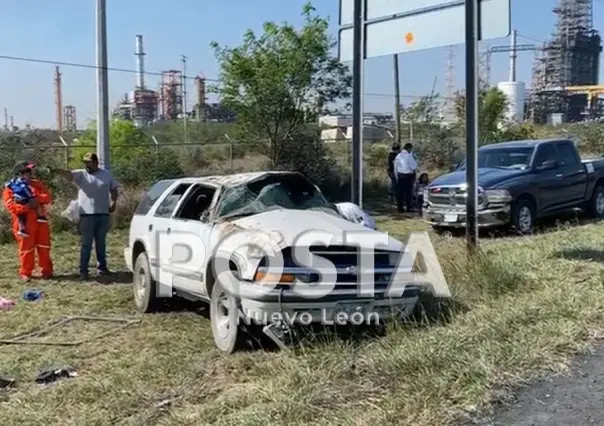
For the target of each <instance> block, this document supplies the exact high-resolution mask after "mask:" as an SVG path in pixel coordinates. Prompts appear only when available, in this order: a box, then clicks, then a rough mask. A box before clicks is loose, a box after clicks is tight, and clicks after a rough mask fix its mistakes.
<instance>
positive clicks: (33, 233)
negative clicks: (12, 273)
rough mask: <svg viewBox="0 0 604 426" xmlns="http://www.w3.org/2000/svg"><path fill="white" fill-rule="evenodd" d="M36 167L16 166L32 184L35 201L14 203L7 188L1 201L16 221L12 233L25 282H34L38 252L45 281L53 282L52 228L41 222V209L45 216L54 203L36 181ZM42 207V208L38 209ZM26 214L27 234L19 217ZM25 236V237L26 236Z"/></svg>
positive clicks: (23, 164) (44, 188)
mask: <svg viewBox="0 0 604 426" xmlns="http://www.w3.org/2000/svg"><path fill="white" fill-rule="evenodd" d="M34 169H35V165H34V164H32V163H29V162H22V163H19V164H17V166H16V167H15V173H16V176H17V177H20V178H22V179H23V180H24V181H26V182H28V183H29V186H30V188H31V191H32V193H33V198H32V199H31V200H30V201H29V203H27V204H25V205H23V204H19V203H17V202H15V196H14V195H15V194H14V193H13V191H12V190H11V189H10V188H9V187H5V188H4V192H3V194H2V201H3V202H4V206H5V207H6V209H7V210H8V211H9V213H10V215H11V217H12V220H13V234H14V235H15V239H16V240H17V244H18V247H19V262H20V267H19V275H20V276H21V279H22V280H24V281H29V280H30V279H31V276H32V273H33V270H34V267H35V252H36V251H37V252H38V262H39V264H40V269H41V270H42V278H43V279H51V278H52V275H53V265H52V260H51V259H50V227H49V225H48V222H47V221H46V222H44V221H38V215H39V213H40V210H41V212H42V214H45V213H46V206H47V205H49V204H50V203H51V202H52V196H51V195H50V192H49V191H48V189H47V188H46V185H44V184H43V183H42V182H41V181H40V180H38V179H34V178H33V174H34ZM39 207H40V209H39ZM21 214H25V215H26V216H25V232H24V233H23V232H19V219H18V215H21ZM23 234H24V235H23Z"/></svg>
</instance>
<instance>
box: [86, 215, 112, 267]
mask: <svg viewBox="0 0 604 426" xmlns="http://www.w3.org/2000/svg"><path fill="white" fill-rule="evenodd" d="M108 232H109V215H108V214H107V215H88V216H86V215H84V216H80V233H81V236H82V241H81V244H82V245H81V248H80V274H83V275H88V264H89V263H90V255H91V253H92V243H93V242H94V248H95V249H96V260H97V270H98V271H103V272H104V271H107V245H106V241H107V233H108Z"/></svg>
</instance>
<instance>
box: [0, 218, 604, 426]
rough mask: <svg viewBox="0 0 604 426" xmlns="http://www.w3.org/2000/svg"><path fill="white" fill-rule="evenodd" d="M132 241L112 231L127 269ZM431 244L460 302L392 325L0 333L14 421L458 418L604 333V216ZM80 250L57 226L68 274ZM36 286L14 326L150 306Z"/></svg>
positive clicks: (148, 326) (8, 315) (115, 295)
mask: <svg viewBox="0 0 604 426" xmlns="http://www.w3.org/2000/svg"><path fill="white" fill-rule="evenodd" d="M378 225H379V226H380V228H381V229H384V230H388V231H389V232H391V233H393V234H396V235H397V236H399V237H404V236H405V235H406V233H407V232H409V231H411V230H423V229H425V226H424V225H423V224H422V223H421V222H419V221H417V220H405V221H401V220H397V219H393V218H388V217H387V216H380V217H378ZM125 240H126V235H125V233H115V234H114V235H112V237H111V256H110V260H111V262H112V265H111V266H113V267H114V268H116V269H120V268H122V269H123V260H122V252H121V249H122V247H123V245H124V242H125ZM433 241H434V242H435V247H436V250H437V253H438V254H439V255H440V258H441V259H442V264H443V268H444V270H445V275H446V276H447V278H448V280H449V282H450V284H451V287H452V291H453V294H454V301H455V303H454V304H453V311H452V313H451V314H450V315H447V316H441V317H439V319H438V320H436V321H430V322H429V321H420V322H418V323H415V324H399V325H397V326H393V327H391V328H390V330H388V332H387V333H386V335H385V336H383V337H367V338H365V339H360V340H354V341H353V340H344V339H337V338H332V339H330V340H329V341H327V342H323V343H320V342H319V343H316V344H315V345H312V346H307V347H304V348H301V349H296V350H291V351H285V352H275V351H273V352H271V351H248V352H242V353H238V354H236V355H233V356H224V355H222V354H220V353H218V351H217V350H216V349H215V348H214V345H213V341H212V337H211V332H210V329H209V322H208V320H207V319H206V318H205V317H204V316H203V315H199V313H198V312H196V311H194V310H185V311H181V312H170V313H163V314H155V315H148V316H144V317H142V318H141V319H142V322H141V323H139V324H138V325H135V326H133V327H131V328H128V329H125V330H123V331H121V332H119V333H116V334H115V335H112V336H109V337H106V338H104V339H102V340H97V341H94V342H92V343H87V344H84V345H82V346H80V347H76V348H58V347H45V346H35V347H34V346H0V375H7V376H14V377H16V378H17V379H18V380H19V385H18V387H17V388H16V389H15V390H13V391H11V392H9V393H5V397H4V400H5V401H4V402H0V407H1V409H2V413H3V424H5V425H7V426H9V425H20V424H28V425H38V424H39V425H43V424H63V425H70V424H73V425H81V424H86V425H95V424H98V425H102V424H110V423H113V424H123V425H138V424H145V425H154V424H162V425H166V424H168V425H186V424H191V425H200V424H220V425H255V424H258V425H267V424H268V425H283V424H293V425H296V424H298V425H303V424H309V425H310V424H313V425H317V424H318V425H328V424H358V425H373V424H403V425H406V424H409V425H411V424H413V425H435V424H449V423H451V422H453V421H454V420H456V419H459V418H460V416H465V415H469V414H472V415H473V414H475V413H477V412H483V411H484V410H485V409H486V408H488V406H489V403H490V402H491V401H493V400H494V399H499V398H501V397H503V396H505V394H506V393H507V392H508V391H509V390H510V389H512V388H513V387H514V386H516V385H518V384H521V383H524V382H526V381H527V380H530V379H531V378H533V377H535V375H538V374H542V373H547V372H552V371H553V372H563V371H565V368H566V366H567V363H568V359H569V358H568V357H569V355H571V354H573V353H574V352H576V351H581V350H585V349H586V348H588V347H589V345H590V343H591V341H592V339H593V338H594V336H596V335H598V334H599V333H601V332H602V331H603V329H604V327H603V326H602V323H603V322H602V319H603V314H604V292H603V291H602V275H601V267H602V265H601V262H602V261H603V259H604V254H602V253H603V252H602V251H601V250H600V248H601V247H603V246H604V227H603V226H602V225H598V224H592V225H586V226H582V227H574V228H570V229H562V230H559V231H555V232H550V233H547V234H543V235H540V236H538V237H535V238H531V239H526V238H513V237H510V238H505V239H501V240H493V241H485V243H484V245H483V246H484V254H483V256H482V257H480V258H479V259H477V260H476V261H475V262H474V263H469V262H468V259H467V257H466V256H465V251H464V244H463V241H459V240H447V239H445V238H443V237H440V236H436V235H434V236H433ZM76 247H77V239H76V237H75V236H73V235H67V234H64V235H60V236H57V238H56V242H55V248H54V257H55V259H56V261H57V264H58V267H59V270H58V272H59V273H63V274H67V273H72V272H73V270H74V269H75V267H76V261H77V256H78V254H77V250H76ZM14 253H15V247H14V246H10V245H8V246H2V247H0V296H4V297H11V298H15V299H18V298H19V297H20V294H21V292H22V291H23V290H24V286H23V284H21V283H20V282H18V281H17V280H15V278H14V275H15V272H16V262H15V261H14ZM32 286H38V287H39V288H42V289H44V290H45V291H46V292H47V294H48V297H47V298H46V299H45V300H43V301H42V302H40V303H37V304H32V303H27V302H22V301H20V302H19V303H18V306H17V307H16V308H15V309H14V310H13V311H9V312H0V329H1V330H2V335H3V336H2V337H7V336H12V335H15V334H18V333H21V332H24V331H27V330H28V329H31V328H33V327H35V326H39V325H42V324H45V323H46V322H48V321H50V320H52V319H55V318H57V317H60V316H65V315H104V316H111V315H118V316H125V317H139V316H138V315H137V314H136V313H135V312H134V308H133V303H132V301H131V294H130V291H131V290H130V287H129V286H128V285H123V284H114V285H95V284H87V285H84V284H80V283H76V282H73V281H70V280H69V279H64V280H58V281H56V282H40V283H33V284H32ZM420 319H421V318H420ZM90 326H91V325H90V324H89V325H88V327H90ZM89 331H90V330H87V332H89ZM61 363H67V364H70V365H72V366H73V367H75V368H76V369H77V370H78V372H79V374H80V376H79V377H78V378H72V379H66V380H64V381H63V382H60V383H57V384H56V385H54V386H51V387H47V388H40V387H38V386H37V385H35V384H34V383H33V379H34V377H35V375H36V373H37V370H38V369H39V368H42V367H44V366H47V365H51V364H52V365H55V364H61ZM0 400H2V398H1V397H0Z"/></svg>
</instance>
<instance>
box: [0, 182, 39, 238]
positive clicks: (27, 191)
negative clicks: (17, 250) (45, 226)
mask: <svg viewBox="0 0 604 426" xmlns="http://www.w3.org/2000/svg"><path fill="white" fill-rule="evenodd" d="M6 186H7V187H8V188H10V190H11V191H13V194H14V197H15V203H17V204H21V205H25V204H27V203H29V202H30V201H31V199H32V198H34V195H33V193H32V191H31V188H30V187H29V184H28V183H27V182H26V181H25V180H24V179H22V178H20V177H15V178H13V179H11V180H10V181H8V182H7V183H6ZM17 218H18V220H19V230H18V231H17V234H18V235H20V236H22V237H29V234H28V233H27V232H26V231H25V225H26V218H27V215H26V214H25V213H23V214H20V215H18V216H17ZM38 222H42V223H44V222H48V219H47V218H46V216H44V213H43V211H42V208H41V207H38Z"/></svg>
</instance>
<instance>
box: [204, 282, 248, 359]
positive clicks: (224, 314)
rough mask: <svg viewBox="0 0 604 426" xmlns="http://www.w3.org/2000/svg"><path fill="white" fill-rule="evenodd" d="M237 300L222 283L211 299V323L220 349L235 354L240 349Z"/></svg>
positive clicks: (216, 288)
mask: <svg viewBox="0 0 604 426" xmlns="http://www.w3.org/2000/svg"><path fill="white" fill-rule="evenodd" d="M238 305H239V304H238V301H237V298H235V297H234V296H233V295H231V294H229V293H227V292H226V291H225V289H224V288H223V287H222V285H221V284H220V282H218V281H217V282H216V283H215V284H214V287H213V288H212V295H211V297H210V322H211V324H212V334H213V336H214V342H215V343H216V346H218V349H220V350H222V351H224V352H226V353H229V354H231V353H233V352H235V351H236V350H237V349H238V348H239V343H240V335H241V329H240V328H239V306H238Z"/></svg>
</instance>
